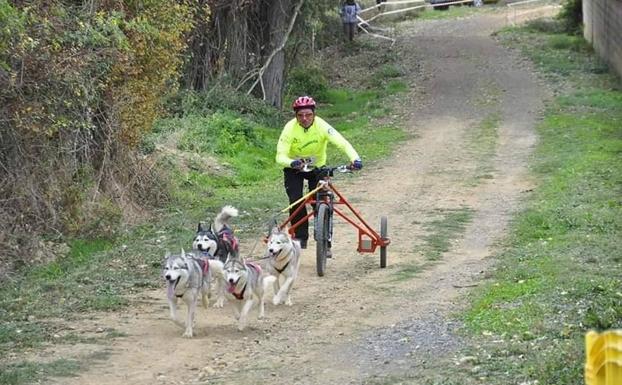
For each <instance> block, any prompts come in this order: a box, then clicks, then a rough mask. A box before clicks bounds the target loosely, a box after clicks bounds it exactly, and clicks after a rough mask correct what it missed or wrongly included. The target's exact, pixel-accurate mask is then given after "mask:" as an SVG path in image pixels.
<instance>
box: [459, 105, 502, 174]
mask: <svg viewBox="0 0 622 385" xmlns="http://www.w3.org/2000/svg"><path fill="white" fill-rule="evenodd" d="M500 122H501V116H500V115H499V113H498V112H493V113H490V114H488V115H486V116H485V117H484V119H482V121H481V122H480V123H479V124H478V125H477V126H476V127H474V129H473V130H471V131H470V133H469V136H468V138H467V146H468V149H469V152H471V153H472V154H473V156H474V159H475V164H476V166H475V167H476V168H475V170H473V176H472V179H471V180H470V181H469V183H470V184H471V185H475V184H477V183H478V182H479V181H480V180H481V179H490V178H492V176H491V173H492V172H493V171H494V169H493V167H492V161H493V157H494V155H495V151H496V148H497V138H498V136H499V135H498V130H499V124H500Z"/></svg>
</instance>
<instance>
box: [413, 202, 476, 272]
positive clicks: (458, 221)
mask: <svg viewBox="0 0 622 385" xmlns="http://www.w3.org/2000/svg"><path fill="white" fill-rule="evenodd" d="M472 216H473V210H472V209H471V208H469V207H461V208H459V209H439V210H437V212H436V217H437V218H436V219H434V220H432V221H430V222H427V223H425V224H424V225H423V228H424V230H425V231H426V232H427V234H426V235H425V236H423V237H422V240H423V244H422V245H419V246H418V247H417V248H416V250H415V252H417V253H421V254H423V256H424V257H425V258H426V259H427V260H428V261H437V260H439V259H440V258H441V257H442V256H443V254H444V253H445V252H447V251H449V249H450V248H451V243H452V241H454V240H455V239H456V238H458V237H459V236H460V235H461V234H462V233H463V232H464V229H465V227H466V225H467V223H469V221H470V220H471V218H472Z"/></svg>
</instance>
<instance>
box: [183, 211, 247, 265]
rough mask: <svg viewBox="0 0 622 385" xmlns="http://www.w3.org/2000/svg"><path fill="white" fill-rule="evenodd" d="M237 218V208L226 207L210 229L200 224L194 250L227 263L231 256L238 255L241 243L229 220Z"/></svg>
mask: <svg viewBox="0 0 622 385" xmlns="http://www.w3.org/2000/svg"><path fill="white" fill-rule="evenodd" d="M237 216H238V210H237V209H236V208H235V207H233V206H225V207H223V208H222V210H220V213H219V214H218V215H217V216H216V219H214V223H213V224H212V225H210V228H209V229H204V228H203V226H202V225H201V223H199V226H198V228H197V234H196V236H195V237H194V240H193V241H192V249H193V250H198V251H200V252H202V253H204V254H207V255H210V256H211V257H212V258H217V259H219V260H220V261H221V262H222V263H225V262H226V261H227V258H228V257H229V255H231V254H232V253H236V254H237V253H238V243H239V242H238V239H237V238H236V237H235V235H233V229H232V228H231V226H230V225H229V219H231V218H233V217H237Z"/></svg>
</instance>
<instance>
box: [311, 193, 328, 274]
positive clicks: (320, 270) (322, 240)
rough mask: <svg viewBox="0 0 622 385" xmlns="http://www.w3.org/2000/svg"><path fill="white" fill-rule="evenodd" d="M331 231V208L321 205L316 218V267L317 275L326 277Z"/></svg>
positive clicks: (324, 204)
mask: <svg viewBox="0 0 622 385" xmlns="http://www.w3.org/2000/svg"><path fill="white" fill-rule="evenodd" d="M329 231H330V208H329V207H328V205H327V204H326V203H320V206H319V207H318V209H317V216H316V217H315V266H316V270H317V275H318V276H320V277H323V276H324V272H325V270H326V253H327V252H328V240H329V237H330V235H329Z"/></svg>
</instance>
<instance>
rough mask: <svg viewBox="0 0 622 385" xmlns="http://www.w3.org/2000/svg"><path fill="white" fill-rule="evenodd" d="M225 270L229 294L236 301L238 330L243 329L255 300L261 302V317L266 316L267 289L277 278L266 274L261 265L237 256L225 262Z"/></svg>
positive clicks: (235, 309)
mask: <svg viewBox="0 0 622 385" xmlns="http://www.w3.org/2000/svg"><path fill="white" fill-rule="evenodd" d="M224 272H225V281H226V284H227V295H228V297H229V299H230V300H231V301H233V302H234V306H233V308H234V311H235V318H236V319H237V320H238V330H240V331H241V330H244V328H245V327H246V321H247V316H248V313H249V311H250V310H251V308H252V307H253V305H254V304H255V301H258V304H259V318H260V319H261V318H263V317H264V315H265V311H264V302H265V294H266V289H267V288H268V287H269V286H270V285H271V284H273V283H274V281H275V279H276V278H275V277H273V276H264V275H263V273H262V271H261V267H260V266H259V265H257V264H254V263H250V262H244V261H242V260H240V259H239V258H236V257H233V258H229V259H228V260H227V262H225V269H224Z"/></svg>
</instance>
